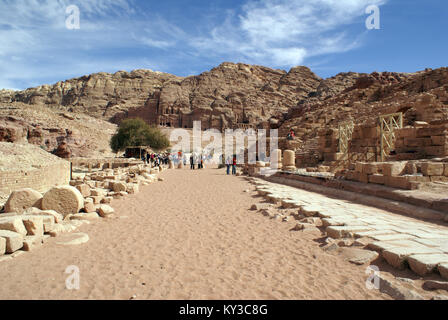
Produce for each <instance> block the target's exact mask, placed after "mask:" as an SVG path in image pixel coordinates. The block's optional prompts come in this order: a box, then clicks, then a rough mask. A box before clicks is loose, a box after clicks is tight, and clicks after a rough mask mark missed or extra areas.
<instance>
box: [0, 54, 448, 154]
mask: <svg viewBox="0 0 448 320" xmlns="http://www.w3.org/2000/svg"><path fill="white" fill-rule="evenodd" d="M447 73H448V71H447V68H441V69H437V70H425V71H422V72H418V73H415V74H403V73H392V72H383V73H372V74H360V73H354V72H346V73H340V74H338V75H336V76H334V77H331V78H328V79H321V78H319V77H318V76H317V75H315V74H314V73H313V72H312V71H311V70H310V69H309V68H307V67H303V66H299V67H294V68H292V69H291V70H289V71H284V70H277V69H271V68H267V67H263V66H255V65H248V64H241V63H238V64H235V63H229V62H225V63H222V64H221V65H219V66H218V67H216V68H213V69H212V70H210V71H207V72H204V73H202V74H200V75H197V76H190V77H185V78H183V77H177V76H174V75H170V74H166V73H161V72H153V71H151V70H135V71H132V72H129V73H128V72H124V71H119V72H116V73H115V74H109V73H96V74H92V75H88V76H83V77H80V78H76V79H71V80H67V81H61V82H58V83H56V84H54V85H43V86H39V87H36V88H30V89H27V90H24V91H18V92H16V91H6V90H2V91H0V111H1V112H0V141H12V142H16V141H18V140H20V139H22V140H23V139H25V140H26V141H28V142H31V143H34V144H41V145H43V146H47V145H48V147H47V148H48V150H51V149H57V148H58V150H59V151H58V152H60V154H62V155H66V154H67V148H68V149H73V150H75V152H74V153H75V154H78V155H83V154H88V153H89V152H83V151H82V150H83V148H86V149H88V150H90V149H92V150H91V151H93V149H94V148H97V145H96V144H95V142H94V141H91V140H92V137H91V136H88V135H87V136H86V137H85V139H84V138H83V139H84V140H82V141H85V142H80V141H78V140H79V139H77V138H76V137H77V136H78V137H80V136H83V134H84V132H83V130H82V129H77V128H78V127H82V125H83V124H85V123H90V124H94V123H95V121H97V122H98V123H97V124H98V125H99V126H100V127H98V128H90V127H89V128H90V129H92V130H96V131H95V132H96V133H97V134H103V135H104V141H107V139H108V137H110V135H111V134H112V133H113V131H114V128H115V127H114V126H113V125H112V124H111V122H112V123H114V124H118V123H119V122H120V121H121V120H122V119H125V118H130V117H141V118H143V119H145V120H146V121H147V122H148V123H150V124H154V125H162V126H165V127H171V128H174V127H175V128H179V127H181V128H191V127H192V126H193V121H201V123H202V128H203V129H208V128H216V129H221V130H222V129H225V128H248V127H258V128H270V127H271V128H272V127H274V128H276V127H280V129H281V130H280V135H281V136H282V135H285V134H286V132H287V131H288V130H289V129H291V128H293V129H295V130H296V133H297V134H298V136H299V139H300V140H299V141H304V143H303V145H297V146H295V149H301V150H302V151H303V152H308V151H310V150H312V149H313V145H314V144H315V139H316V137H317V134H318V130H319V129H322V128H326V127H337V125H338V123H340V122H341V121H347V120H354V121H356V122H357V123H359V122H363V121H375V119H376V118H375V117H377V115H378V114H384V113H391V112H396V111H404V112H405V113H406V119H407V120H406V121H412V120H413V119H414V120H416V119H419V120H422V121H424V120H425V119H426V120H428V119H429V118H430V120H431V121H433V120H434V119H436V118H437V119H438V118H440V119H446V118H447V114H446V105H447V103H446V86H447V84H448V76H447ZM14 110H15V111H14ZM39 113H41V114H42V115H45V116H40V118H39V120H38V121H36V120H35V118H36V116H37V114H39ZM47 115H48V116H47ZM11 116H13V117H14V119H15V120H14V121H13V120H11V118H9V117H11ZM33 117H34V118H33ZM70 118H72V119H74V120H69V119H70ZM33 119H34V120H33ZM48 119H63V120H64V121H61V122H60V123H58V121H53V120H52V124H51V125H48V124H47V123H48V122H50V120H48ZM82 119H84V120H82ZM86 119H89V121H86ZM67 121H69V123H66V122H67ZM106 124H107V125H106ZM109 126H112V127H109ZM42 127H44V128H46V129H48V130H46V129H44V131H43V136H44V138H42V139H41V137H40V135H41V134H40V133H39V132H40V131H39V130H41V128H42ZM103 127H104V128H108V129H107V130H108V132H107V134H106V133H105V132H106V130H102V128H103ZM8 128H9V129H8ZM11 128H16V129H14V130H12V129H11ZM17 128H19V129H17ZM20 128H25V129H23V132H22V131H21V129H20ZM36 128H40V129H39V130H37V129H36ZM90 129H89V130H90ZM17 130H18V131H17ZM36 130H37V131H36ZM58 130H59V131H58ZM67 130H68V131H67ZM89 130H87V131H88V132H91V133H94V131H91V130H90V131H89ZM11 132H16V133H15V134H14V133H11ZM17 132H19V133H18V134H17ZM25 133H26V134H25ZM11 136H15V137H16V138H11ZM17 137H21V138H20V139H19V138H17ZM45 137H47V138H45ZM42 141H43V142H42ZM48 141H49V142H48ZM87 141H90V142H87ZM305 142H306V143H305ZM101 145H102V147H101V148H102V150H106V149H107V150H106V151H110V150H109V149H108V146H107V143H106V142H101Z"/></svg>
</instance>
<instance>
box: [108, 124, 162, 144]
mask: <svg viewBox="0 0 448 320" xmlns="http://www.w3.org/2000/svg"><path fill="white" fill-rule="evenodd" d="M110 146H111V148H112V150H113V151H114V152H119V151H123V150H125V149H126V148H127V147H133V146H148V147H150V148H151V149H153V150H156V151H160V150H164V149H166V148H168V147H169V146H170V141H169V139H168V138H167V137H166V136H165V135H164V134H163V133H162V132H161V131H160V129H158V128H156V127H151V126H149V125H148V124H147V123H146V122H145V121H144V120H142V119H139V118H137V119H128V120H124V121H123V122H121V124H120V126H119V128H118V131H117V133H116V134H115V135H114V136H113V137H112V139H111V141H110Z"/></svg>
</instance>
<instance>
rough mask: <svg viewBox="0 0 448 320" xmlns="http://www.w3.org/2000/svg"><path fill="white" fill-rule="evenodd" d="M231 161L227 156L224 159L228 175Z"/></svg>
mask: <svg viewBox="0 0 448 320" xmlns="http://www.w3.org/2000/svg"><path fill="white" fill-rule="evenodd" d="M231 163H232V161H231V158H230V157H227V159H226V167H227V175H230V165H231Z"/></svg>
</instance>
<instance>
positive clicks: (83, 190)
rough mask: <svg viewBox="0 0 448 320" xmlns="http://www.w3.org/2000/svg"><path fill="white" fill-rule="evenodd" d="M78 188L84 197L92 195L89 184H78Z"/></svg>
mask: <svg viewBox="0 0 448 320" xmlns="http://www.w3.org/2000/svg"><path fill="white" fill-rule="evenodd" d="M76 189H78V190H79V192H81V194H82V196H83V197H84V198H87V197H90V193H91V191H90V186H88V185H87V184H81V185H77V186H76Z"/></svg>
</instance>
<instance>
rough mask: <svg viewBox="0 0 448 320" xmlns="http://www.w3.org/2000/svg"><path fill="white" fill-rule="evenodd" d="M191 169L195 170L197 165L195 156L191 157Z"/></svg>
mask: <svg viewBox="0 0 448 320" xmlns="http://www.w3.org/2000/svg"><path fill="white" fill-rule="evenodd" d="M190 169H191V170H194V169H195V164H194V157H193V155H191V157H190Z"/></svg>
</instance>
